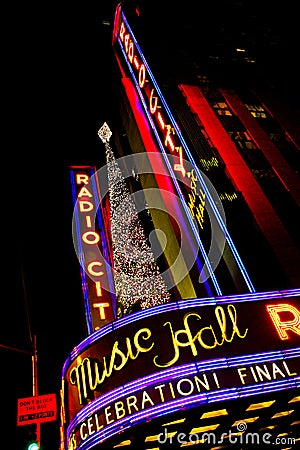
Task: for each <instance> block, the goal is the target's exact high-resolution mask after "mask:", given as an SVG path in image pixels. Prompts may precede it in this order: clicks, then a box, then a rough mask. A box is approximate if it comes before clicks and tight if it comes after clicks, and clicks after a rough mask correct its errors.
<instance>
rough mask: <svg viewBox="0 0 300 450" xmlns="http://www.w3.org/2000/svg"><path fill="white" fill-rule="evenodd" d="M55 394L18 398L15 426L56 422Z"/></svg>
mask: <svg viewBox="0 0 300 450" xmlns="http://www.w3.org/2000/svg"><path fill="white" fill-rule="evenodd" d="M56 415H57V404H56V394H47V395H35V396H33V397H26V398H19V399H18V410H17V426H20V425H30V424H32V423H41V422H52V421H54V420H56Z"/></svg>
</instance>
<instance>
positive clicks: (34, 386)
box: [31, 335, 41, 448]
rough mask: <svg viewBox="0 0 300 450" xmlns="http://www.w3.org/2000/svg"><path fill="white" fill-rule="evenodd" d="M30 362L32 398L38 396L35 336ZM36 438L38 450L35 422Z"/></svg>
mask: <svg viewBox="0 0 300 450" xmlns="http://www.w3.org/2000/svg"><path fill="white" fill-rule="evenodd" d="M31 362H32V395H33V396H34V397H36V396H38V395H39V392H38V370H37V348H36V335H34V336H33V352H32V356H31ZM36 438H37V443H38V446H39V448H40V447H41V424H40V422H38V421H37V422H36Z"/></svg>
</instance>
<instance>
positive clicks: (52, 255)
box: [0, 0, 299, 450]
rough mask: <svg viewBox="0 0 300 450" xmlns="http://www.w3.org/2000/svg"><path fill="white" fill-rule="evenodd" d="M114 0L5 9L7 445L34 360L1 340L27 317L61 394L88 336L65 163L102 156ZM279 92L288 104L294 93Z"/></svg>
mask: <svg viewBox="0 0 300 450" xmlns="http://www.w3.org/2000/svg"><path fill="white" fill-rule="evenodd" d="M113 4H116V2H111V1H107V2H106V1H102V0H101V1H99V2H98V5H97V7H96V8H94V9H92V8H91V10H89V9H88V7H86V6H84V5H82V4H81V5H80V6H78V5H76V6H74V4H72V5H71V4H70V7H69V8H66V6H65V7H64V10H63V11H62V9H61V5H58V4H57V5H54V4H51V5H49V6H48V7H47V8H45V9H43V10H42V9H39V7H38V8H37V9H35V10H34V11H28V9H27V10H26V11H25V7H24V11H19V13H18V16H17V18H16V16H15V14H14V12H12V13H11V21H10V24H11V28H10V30H11V32H10V33H9V34H8V38H10V36H12V35H16V36H17V39H16V40H15V41H12V44H11V45H12V48H11V51H10V52H9V58H8V59H9V61H8V63H7V67H8V70H7V72H6V74H7V78H8V79H9V80H7V83H5V84H4V91H5V95H8V97H9V98H8V102H7V103H8V106H7V114H6V120H5V122H6V121H7V123H8V126H7V127H5V130H4V135H3V142H6V143H5V146H4V144H3V148H4V153H5V154H4V153H3V158H4V161H5V164H4V163H3V164H2V170H4V169H5V171H6V170H7V172H5V177H6V178H5V184H4V188H3V201H2V221H1V223H2V248H3V250H2V256H3V259H4V261H3V262H2V264H3V265H2V268H1V273H2V285H3V287H4V289H3V292H2V301H1V305H2V311H1V326H0V332H1V337H0V344H1V346H2V347H1V348H0V352H1V353H0V354H1V369H0V373H1V380H2V381H1V399H2V420H1V425H0V427H1V435H2V442H3V439H4V442H7V443H9V442H10V446H9V447H8V448H10V449H12V450H23V448H24V445H25V441H26V437H27V432H28V429H27V427H16V403H17V399H18V398H22V397H28V396H31V395H32V378H31V358H30V356H29V355H27V354H24V353H20V352H17V351H13V350H9V349H5V348H3V346H8V347H11V348H17V349H20V350H25V351H30V349H31V346H30V336H29V327H28V317H29V322H30V329H31V333H32V334H35V335H36V337H37V350H38V375H39V394H40V395H42V394H47V393H54V392H55V393H57V394H58V392H59V388H60V380H61V371H62V366H63V363H64V361H65V359H66V358H67V356H68V354H69V353H70V351H71V350H72V348H73V347H74V346H75V345H77V344H78V343H79V342H80V341H81V340H82V339H83V338H84V337H85V336H86V328H85V319H84V312H83V304H82V292H81V280H80V272H79V263H78V261H77V258H76V254H75V251H74V248H73V241H72V229H71V227H72V212H73V205H72V197H71V185H70V182H69V169H68V167H69V165H72V164H74V165H75V164H78V165H80V164H99V162H100V161H101V160H102V158H103V146H102V143H101V141H100V140H99V138H98V136H97V129H98V128H99V127H100V126H101V125H102V123H103V122H104V121H108V122H109V120H110V117H111V111H110V108H111V104H110V100H111V96H112V95H113V91H112V86H111V84H110V82H109V81H110V78H111V60H110V58H111V48H110V33H109V31H107V30H106V29H105V27H103V26H102V25H101V22H102V20H103V19H110V20H111V18H112V11H113ZM74 8H75V9H74ZM23 12H24V15H23ZM292 16H293V14H291V16H290V15H289V14H288V13H287V12H286V13H285V15H284V17H285V20H286V18H288V17H291V18H292ZM33 17H34V18H33ZM292 22H293V21H292ZM275 24H276V22H275ZM276 26H277V24H276ZM286 28H287V29H288V26H287V24H286ZM294 35H296V33H294V34H293V33H290V35H289V36H290V37H289V39H291V36H294ZM298 43H299V38H298ZM295 47H296V45H295V44H294V48H295ZM289 70H292V66H289ZM6 87H7V90H5V88H6ZM285 96H286V97H288V98H289V100H290V102H291V103H293V107H295V105H296V100H295V98H294V97H293V95H292V94H291V91H289V92H285ZM298 111H299V108H298ZM22 274H23V275H24V282H25V289H24V285H23V282H22ZM26 306H28V309H27V308H26ZM27 313H29V316H27ZM3 436H4V437H3ZM41 439H42V448H43V450H58V446H59V421H56V422H52V423H46V424H43V425H42V427H41ZM0 446H1V448H5V446H4V445H3V444H2V443H1V444H0Z"/></svg>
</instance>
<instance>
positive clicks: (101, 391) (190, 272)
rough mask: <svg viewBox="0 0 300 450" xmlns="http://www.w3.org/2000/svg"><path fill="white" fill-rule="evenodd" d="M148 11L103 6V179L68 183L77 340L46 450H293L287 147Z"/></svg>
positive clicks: (84, 177)
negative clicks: (108, 38) (111, 11)
mask: <svg viewBox="0 0 300 450" xmlns="http://www.w3.org/2000/svg"><path fill="white" fill-rule="evenodd" d="M156 3H157V2H156ZM156 7H157V8H158V7H159V5H158V4H157V5H156ZM152 9H153V11H154V13H155V14H153V13H152V15H151V16H150V17H149V14H150V11H149V7H147V2H123V3H121V4H119V5H118V7H117V8H116V12H115V18H114V27H113V38H112V47H113V51H114V55H115V79H114V80H113V82H114V83H115V89H116V104H115V111H116V114H115V120H114V123H112V124H109V125H108V124H107V123H105V124H103V126H102V127H101V128H100V130H99V137H100V139H101V141H102V143H101V142H99V145H100V146H102V147H101V148H102V149H103V152H105V154H106V165H105V167H104V168H103V167H99V168H92V167H73V168H71V174H72V180H73V181H72V186H73V198H74V234H75V235H76V236H77V239H76V246H77V249H78V255H79V261H80V264H81V270H82V281H83V293H84V301H85V306H86V320H87V328H88V336H87V338H86V339H85V340H84V341H83V342H81V343H80V344H79V345H78V346H77V347H76V348H74V349H73V351H72V352H71V354H70V356H69V358H68V360H67V361H66V363H65V366H64V368H63V381H62V411H61V434H62V438H61V450H63V449H76V448H78V449H90V448H95V449H96V448H97V449H98V448H99V449H101V448H106V449H107V448H110V449H113V448H120V447H122V448H128V449H145V450H150V449H152V450H157V449H168V448H178V449H179V448H184V447H192V448H198V447H203V448H209V449H215V450H216V449H221V448H228V447H232V446H234V447H236V448H239V449H241V448H242V449H248V448H257V447H259V448H261V447H262V448H263V447H266V448H269V447H268V446H269V445H270V444H274V443H276V445H278V446H279V447H278V448H280V449H286V448H293V446H295V448H296V447H297V443H299V438H300V437H299V436H300V435H299V428H300V427H299V425H300V417H299V401H300V397H299V372H300V365H299V351H300V346H299V343H300V288H299V286H300V245H299V244H300V236H299V229H300V214H299V213H300V178H299V167H300V164H299V163H300V148H299V144H298V142H297V139H296V138H295V137H294V136H293V135H292V134H291V133H289V132H287V131H286V130H285V129H284V128H283V127H282V125H281V124H280V123H279V122H278V121H277V120H276V118H275V115H274V114H273V113H272V111H271V109H270V108H269V107H268V105H267V104H266V103H265V102H264V101H263V100H262V98H261V96H260V95H259V94H258V93H257V92H256V91H255V90H253V89H250V88H249V85H247V86H246V85H244V84H243V83H241V82H238V83H237V80H236V79H234V80H231V81H232V83H231V82H230V77H228V76H226V75H225V73H224V79H223V78H222V75H220V74H217V75H218V76H214V75H213V73H212V72H211V69H210V68H209V67H207V70H205V71H204V72H203V68H200V69H199V66H198V64H197V63H196V59H194V57H193V58H191V59H188V58H187V55H189V53H191V54H193V55H194V52H195V42H191V41H188V38H187V35H185V36H182V33H180V30H179V29H178V24H182V26H183V30H184V25H185V21H186V20H187V18H188V17H189V15H188V14H186V12H185V13H183V16H182V17H181V18H180V20H179V22H178V17H177V18H176V17H175V13H174V12H170V14H169V15H167V16H164V15H162V16H160V15H159V16H158V15H157V9H155V8H154V7H153V5H152ZM155 19H157V20H155ZM166 20H168V21H169V23H168V26H167V24H166V22H164V21H166ZM176 20H177V21H176ZM165 25H166V29H165V30H162V28H163V27H164V26H165ZM166 30H168V39H166V37H165V38H164V36H166ZM161 31H164V32H165V34H164V33H162V32H161ZM182 32H183V31H182ZM181 38H182V40H181ZM182 41H184V42H182ZM189 44H190V48H187V46H188V45H189ZM191 44H193V45H191ZM183 47H184V49H185V50H184V53H182V52H183V50H182V48H183ZM240 52H241V53H242V54H243V56H242V57H240V58H242V59H243V61H242V64H250V65H251V64H252V63H253V61H252V60H251V58H250V57H249V56H248V54H247V52H246V54H245V50H244V49H242V48H240V49H239V52H238V54H239V53H240ZM166 53H167V57H166V60H165V61H164V62H162V58H161V57H162V54H164V55H165V54H166ZM180 56H181V57H180ZM191 61H192V62H191ZM218 67H223V66H218ZM234 67H236V66H234ZM243 67H244V66H243ZM99 205H101V206H100V208H98V207H99Z"/></svg>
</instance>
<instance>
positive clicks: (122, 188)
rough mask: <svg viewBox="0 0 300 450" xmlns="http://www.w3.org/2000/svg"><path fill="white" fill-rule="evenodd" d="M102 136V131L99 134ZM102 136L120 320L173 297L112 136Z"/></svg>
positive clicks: (105, 130)
mask: <svg viewBox="0 0 300 450" xmlns="http://www.w3.org/2000/svg"><path fill="white" fill-rule="evenodd" d="M106 126H107V125H106ZM102 128H103V127H102ZM100 132H101V129H100V130H99V132H98V134H99V133H100ZM102 135H103V136H102V137H103V139H102V138H101V139H102V141H103V142H104V144H105V149H106V161H107V174H108V193H109V201H110V209H111V236H112V249H113V260H114V262H113V265H114V267H113V268H114V281H115V289H116V295H117V298H118V302H119V305H120V310H119V316H120V315H124V314H127V313H128V312H130V309H131V308H132V306H133V305H135V306H139V307H140V308H141V309H146V308H149V307H151V306H156V305H160V304H163V303H166V302H168V301H170V293H169V292H168V290H167V287H166V284H165V282H164V280H163V278H162V276H161V274H160V271H159V267H158V265H157V262H156V260H155V258H154V255H153V252H152V250H151V248H150V247H149V245H148V243H147V239H146V236H145V233H144V230H143V227H142V224H141V221H140V219H139V217H138V213H137V209H136V206H135V203H134V201H133V198H132V196H131V195H130V191H129V189H128V187H127V185H126V183H125V179H124V177H123V175H122V172H121V170H120V168H119V166H118V163H117V161H116V159H115V157H114V154H113V151H112V148H111V147H110V145H109V143H108V141H109V139H110V135H109V133H108V130H107V128H106V127H105V129H104V133H102ZM108 136H109V137H108ZM99 137H100V134H99Z"/></svg>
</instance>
